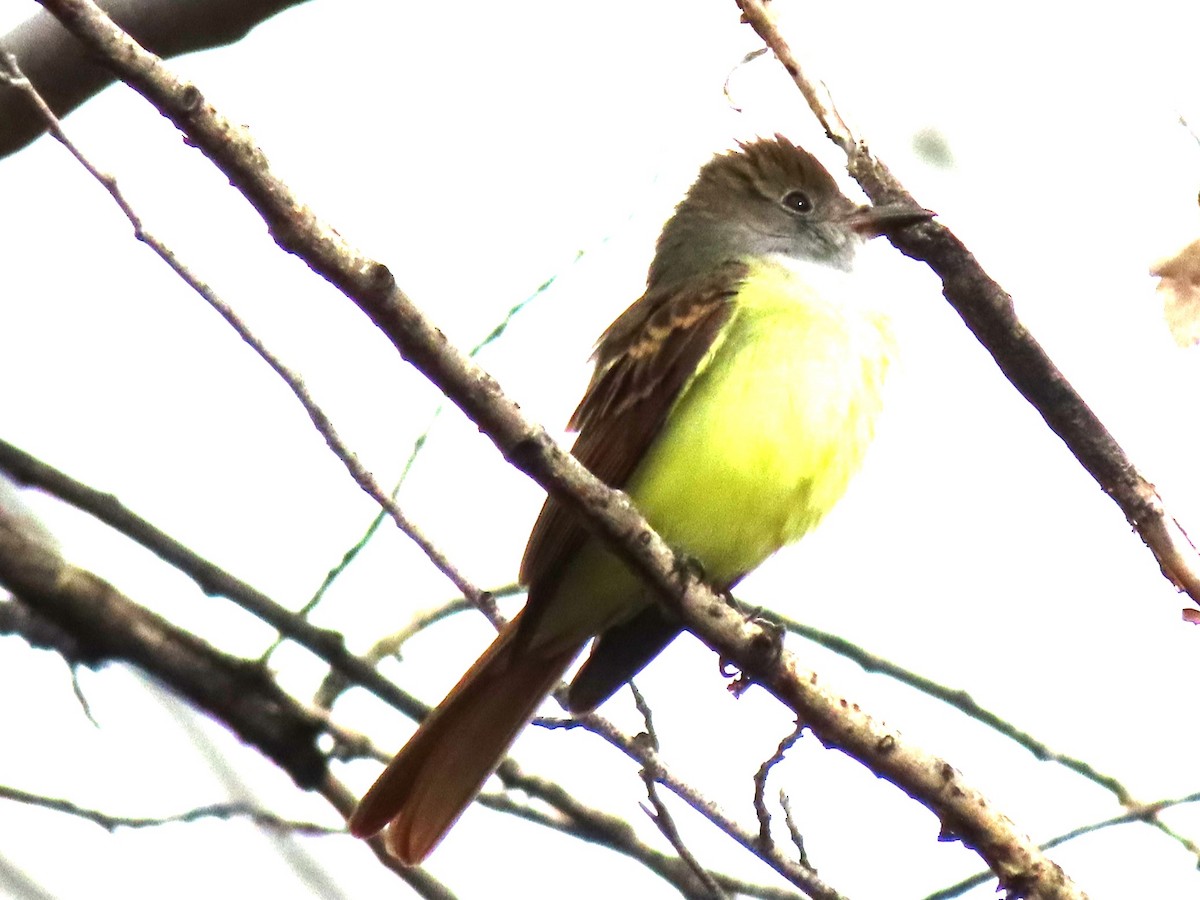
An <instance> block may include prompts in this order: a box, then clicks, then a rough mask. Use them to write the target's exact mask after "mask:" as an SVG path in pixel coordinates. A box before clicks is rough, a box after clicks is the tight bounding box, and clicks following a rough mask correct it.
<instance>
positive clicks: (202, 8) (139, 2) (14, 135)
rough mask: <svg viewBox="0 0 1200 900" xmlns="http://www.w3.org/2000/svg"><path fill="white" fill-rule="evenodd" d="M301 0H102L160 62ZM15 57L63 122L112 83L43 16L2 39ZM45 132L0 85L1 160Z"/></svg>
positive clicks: (228, 36) (235, 36)
mask: <svg viewBox="0 0 1200 900" xmlns="http://www.w3.org/2000/svg"><path fill="white" fill-rule="evenodd" d="M300 2H301V0H202V2H197V0H191V2H188V3H177V2H175V0H105V2H104V3H103V4H101V5H102V6H103V7H104V9H106V10H107V11H108V14H109V15H110V16H112V18H113V20H114V21H116V22H120V23H121V27H122V28H124V29H125V30H126V31H127V32H129V33H130V34H132V35H135V36H136V37H137V40H138V42H139V43H141V44H142V46H144V47H149V48H151V49H152V50H153V51H154V52H155V53H157V54H158V55H159V56H162V57H164V58H169V57H172V56H180V55H182V54H184V53H192V52H194V51H196V50H206V49H208V48H210V47H219V46H221V45H223V44H232V43H234V42H236V41H239V40H241V39H242V38H243V37H245V36H246V34H247V33H248V32H249V31H250V29H251V28H253V27H254V26H255V25H258V24H260V23H261V22H264V21H266V20H267V19H269V18H270V17H271V16H273V15H275V14H276V13H278V12H281V11H282V10H285V9H288V8H289V7H292V6H296V5H298V4H299V3H300ZM4 51H7V52H9V53H12V54H13V55H15V56H16V57H17V58H18V59H19V60H20V61H21V66H22V67H23V68H24V69H25V71H26V72H27V73H28V74H29V77H30V78H31V79H32V81H33V83H34V84H35V85H37V88H38V91H39V92H40V93H41V94H42V96H43V97H45V98H46V100H47V101H48V102H49V104H50V107H51V108H52V109H53V110H54V111H55V112H56V113H57V114H58V115H60V116H64V115H66V114H67V113H69V112H70V111H71V110H73V109H75V108H76V107H78V106H79V105H80V104H82V103H83V102H84V101H85V100H87V99H88V98H90V97H93V96H95V95H96V94H98V93H100V91H102V90H103V89H104V88H105V87H107V86H108V85H110V84H112V83H113V81H114V80H115V79H114V78H113V76H112V73H111V72H110V71H109V70H108V69H106V68H105V67H104V66H101V65H98V64H97V63H96V60H95V59H94V58H93V57H92V54H91V53H89V52H88V51H87V49H86V48H85V47H84V46H83V45H82V44H80V43H79V41H77V40H76V39H75V38H74V37H73V36H72V35H71V33H70V32H69V31H67V30H66V29H65V28H63V27H62V25H60V24H59V23H58V20H57V19H55V18H54V16H52V15H50V14H49V13H48V12H45V11H44V10H43V11H42V12H39V13H38V14H37V15H35V16H33V17H32V18H30V19H29V20H27V21H26V22H23V23H22V24H21V25H18V26H17V27H16V28H14V29H13V30H12V31H10V32H9V33H8V34H6V35H4V36H3V37H0V52H4ZM45 131H46V122H45V120H44V119H43V118H42V116H41V115H40V114H39V113H38V111H37V110H36V109H35V108H34V107H33V106H32V105H30V103H29V100H28V98H27V97H26V96H25V95H24V94H22V93H21V92H20V91H16V90H12V89H10V88H6V87H5V86H4V85H0V158H3V157H5V156H8V155H9V154H11V153H15V152H16V151H18V150H20V149H21V148H22V147H24V146H25V145H26V144H28V143H30V142H31V141H33V140H34V139H35V138H37V137H38V136H39V135H41V134H44V133H45Z"/></svg>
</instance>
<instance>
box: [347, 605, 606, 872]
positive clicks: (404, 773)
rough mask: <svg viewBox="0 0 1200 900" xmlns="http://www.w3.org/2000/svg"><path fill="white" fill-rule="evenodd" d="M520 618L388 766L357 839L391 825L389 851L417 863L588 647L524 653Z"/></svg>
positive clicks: (357, 820) (355, 824)
mask: <svg viewBox="0 0 1200 900" xmlns="http://www.w3.org/2000/svg"><path fill="white" fill-rule="evenodd" d="M519 619H520V617H519V616H518V617H517V618H516V619H514V620H513V621H512V622H510V623H509V624H508V626H507V627H506V628H505V629H504V630H503V631H502V632H501V633H500V634H499V635H498V636H497V637H496V640H495V641H493V642H492V645H491V646H490V647H489V648H488V649H487V650H486V651H485V652H484V654H483V655H482V656H481V657H479V659H478V660H476V661H475V664H474V665H473V666H471V668H470V669H469V670H468V671H467V673H466V674H465V675H463V677H462V679H461V680H460V681H459V682H458V684H457V685H455V686H454V689H453V690H451V691H450V693H449V694H447V695H446V698H445V699H444V700H443V701H442V702H441V703H440V704H439V705H438V707H437V708H436V709H434V710H433V712H431V713H430V714H429V715H428V716H427V717H426V718H425V721H424V722H422V723H421V726H420V727H419V728H418V729H417V731H416V733H415V734H414V735H413V736H412V738H410V739H409V741H408V743H407V744H405V745H404V747H403V748H401V750H400V752H399V753H397V754H396V757H395V758H394V759H393V760H392V761H391V763H389V764H388V767H387V768H386V769H384V771H383V774H382V775H380V776H379V778H378V780H376V782H375V784H374V785H372V786H371V789H370V790H369V791H367V793H366V796H364V797H363V798H362V800H361V802H360V803H359V804H358V808H357V809H356V810H355V811H354V815H353V816H351V817H350V821H349V823H348V824H349V827H350V833H351V834H353V835H354V836H355V837H360V838H361V837H370V836H371V835H373V834H375V833H376V832H378V831H379V830H380V829H381V828H383V827H384V826H385V825H387V824H388V823H389V822H390V823H391V825H390V827H389V828H388V831H387V836H386V843H387V847H388V850H389V851H390V852H391V853H392V854H393V855H394V856H395V857H396V858H397V859H399V860H400V861H401V862H402V863H404V864H405V865H409V866H414V865H417V864H418V863H420V862H421V861H422V860H423V859H425V857H426V856H428V855H429V853H430V851H432V850H433V848H434V847H436V846H437V844H438V842H439V841H440V840H441V839H442V838H443V837H444V836H445V834H446V832H447V831H449V830H450V826H451V825H453V824H454V823H455V821H456V820H457V819H458V817H459V816H460V815H462V812H463V810H464V809H466V808H467V806H468V805H469V804H470V803H471V801H472V800H473V799H474V798H475V795H476V794H477V793H479V790H480V789H481V788H482V787H483V783H484V782H485V781H487V779H488V776H489V775H491V774H492V772H493V771H495V769H496V766H498V765H499V764H500V761H501V760H502V759H503V758H504V754H505V752H506V751H507V750H508V748H509V745H511V744H512V742H513V740H514V739H515V738H516V736H517V733H518V732H519V731H520V730H521V729H522V728H523V727H524V726H525V725H526V724H528V722H529V720H530V719H532V718H533V715H534V713H535V712H536V711H537V708H538V706H539V705H540V704H541V702H542V700H543V699H545V697H546V695H547V694H549V693H550V691H552V690H553V689H554V686H555V685H556V684H557V683H558V682H559V680H560V679H561V678H562V676H563V673H564V672H566V670H567V667H568V666H570V665H571V662H572V660H574V659H575V657H576V656H577V655H578V654H579V651H580V650H581V649H582V647H583V643H584V641H580V642H578V643H574V642H572V643H571V644H570V645H569V646H566V647H561V648H560V647H555V648H553V650H552V652H539V651H538V650H537V649H531V648H526V647H520V648H519V649H517V648H516V645H515V644H514V642H513V636H514V635H515V634H516V626H517V624H518V622H519Z"/></svg>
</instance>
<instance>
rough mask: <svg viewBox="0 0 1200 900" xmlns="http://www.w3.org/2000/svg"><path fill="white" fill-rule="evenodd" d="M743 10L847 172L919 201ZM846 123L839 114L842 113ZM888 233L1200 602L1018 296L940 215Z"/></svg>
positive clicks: (891, 196) (1184, 542)
mask: <svg viewBox="0 0 1200 900" xmlns="http://www.w3.org/2000/svg"><path fill="white" fill-rule="evenodd" d="M737 3H738V6H739V7H740V8H741V9H742V13H743V15H744V17H745V19H746V21H748V22H749V23H750V25H751V26H752V27H753V28H754V30H755V31H756V32H758V34H759V36H760V37H762V39H763V41H764V42H765V43H766V44H767V46H769V47H770V48H771V50H772V51H774V53H775V55H776V56H777V57H778V58H779V60H780V62H782V63H783V65H784V68H785V69H787V72H788V74H789V75H790V76H791V77H792V80H793V81H795V83H796V86H797V87H798V88H799V89H800V91H801V93H802V94H804V96H805V98H806V99H807V100H808V102H809V106H810V107H811V108H812V110H813V113H814V114H815V115H816V116H817V118H818V119H820V120H821V122H822V124H824V125H825V127H826V130H827V131H829V134H830V137H831V138H832V139H833V141H834V143H836V144H838V146H840V147H841V148H842V149H843V150H844V151H845V152H846V155H847V156H848V158H849V165H848V170H849V172H850V174H851V175H852V176H853V177H854V179H855V180H856V181H857V182H858V183H859V184H860V185H861V186H862V189H863V191H864V192H865V193H866V195H867V196H868V197H870V198H871V200H872V201H874V202H875V203H883V202H895V201H899V200H906V201H908V202H910V203H912V204H913V205H914V206H919V205H920V204H918V203H917V201H916V200H915V199H914V198H913V197H912V195H910V194H909V193H908V192H907V191H906V190H905V189H904V187H903V185H901V184H900V182H899V181H897V180H896V178H895V176H893V175H892V173H891V172H890V171H889V170H888V168H887V167H886V166H885V165H884V164H883V163H882V162H880V161H879V160H877V159H875V158H874V157H872V156H871V154H870V152H869V151H868V150H867V147H866V146H865V145H864V144H862V143H860V142H858V141H855V140H854V139H853V136H852V135H851V134H850V129H849V128H848V127H844V126H845V123H844V122H842V123H841V125H840V126H839V125H838V124H836V123H835V122H834V121H833V119H832V116H833V115H836V111H833V109H832V104H830V103H828V102H827V101H826V100H825V99H824V98H823V97H821V96H819V95H818V92H817V89H816V88H815V87H814V85H813V82H812V80H811V79H810V78H809V77H808V76H807V75H805V73H804V72H803V70H802V69H801V67H800V64H799V63H798V62H797V61H796V58H795V56H794V55H793V54H792V52H791V48H790V47H789V46H788V44H787V41H786V40H784V38H783V36H782V35H781V34H780V33H779V29H778V28H777V27H776V24H775V20H774V17H773V16H772V15H771V13H770V10H769V9H768V6H767V3H766V2H765V0H737ZM836 118H837V121H838V122H840V118H841V117H840V116H837V117H836ZM888 239H889V240H890V241H891V242H892V243H893V244H894V245H895V246H896V248H897V249H898V250H899V251H900V252H901V253H903V254H904V255H905V256H908V257H911V258H912V259H915V260H918V261H921V262H924V263H926V264H928V266H929V268H931V269H932V270H933V271H934V273H935V274H937V276H938V277H939V278H941V280H942V293H943V294H944V295H945V297H946V299H947V300H949V301H950V305H951V306H953V307H954V309H955V311H956V312H957V313H958V314H959V315H960V316H961V317H962V319H963V321H964V322H965V323H966V324H967V327H968V328H970V329H971V331H972V333H973V334H974V335H975V337H976V338H978V340H979V342H980V343H981V344H983V346H984V347H985V348H986V349H987V351H988V352H989V353H990V354H991V355H992V358H993V359H995V361H996V365H998V366H999V367H1000V371H1002V372H1003V373H1004V376H1005V377H1006V378H1007V379H1008V380H1009V381H1010V382H1011V383H1012V385H1013V386H1014V387H1015V388H1016V389H1017V390H1018V391H1020V392H1021V394H1022V396H1024V397H1025V399H1026V400H1028V401H1029V403H1030V404H1031V405H1032V406H1033V407H1034V409H1036V410H1037V411H1038V412H1039V413H1040V414H1041V416H1042V418H1043V419H1045V421H1046V424H1047V425H1049V426H1050V429H1051V430H1052V431H1053V432H1054V433H1055V434H1057V435H1058V436H1059V438H1061V439H1062V441H1063V443H1065V444H1066V445H1067V447H1068V449H1070V451H1071V452H1072V453H1073V454H1074V455H1075V458H1076V459H1078V460H1079V462H1080V463H1081V464H1082V465H1083V467H1084V468H1085V469H1086V470H1087V471H1088V474H1090V475H1091V476H1092V478H1094V479H1095V480H1096V483H1097V484H1099V485H1100V487H1101V489H1102V490H1103V491H1104V492H1105V493H1106V494H1108V495H1109V496H1110V497H1112V498H1113V500H1114V501H1115V502H1116V503H1117V505H1118V506H1119V507H1120V508H1121V511H1122V512H1123V513H1124V514H1125V518H1126V519H1127V520H1128V521H1129V523H1130V524H1131V525H1132V526H1133V527H1134V528H1135V529H1136V530H1137V532H1138V534H1139V535H1140V536H1141V538H1142V540H1143V541H1144V542H1145V544H1146V546H1147V547H1148V548H1149V549H1150V552H1151V553H1153V554H1154V557H1155V559H1156V560H1157V561H1158V565H1159V568H1160V569H1162V572H1163V575H1165V576H1166V577H1167V578H1168V579H1169V580H1170V581H1171V583H1172V584H1174V585H1175V587H1177V588H1178V589H1179V590H1181V591H1183V592H1184V593H1186V594H1187V595H1188V596H1189V597H1190V598H1191V599H1192V600H1193V601H1194V602H1195V603H1197V604H1200V552H1198V551H1197V549H1196V546H1195V544H1193V543H1192V541H1191V539H1190V538H1189V537H1188V535H1187V533H1186V532H1185V531H1184V529H1183V526H1182V525H1180V523H1179V522H1178V521H1177V520H1176V519H1175V518H1174V517H1173V516H1172V515H1171V514H1170V513H1169V512H1168V511H1167V508H1166V505H1165V504H1164V503H1163V500H1162V498H1161V497H1160V496H1159V495H1158V492H1157V490H1155V487H1154V485H1153V484H1151V483H1150V482H1149V481H1148V480H1147V479H1146V478H1145V477H1143V476H1142V474H1141V473H1140V472H1139V471H1138V470H1137V468H1136V467H1135V466H1134V464H1133V461H1132V460H1131V459H1130V458H1129V457H1128V456H1127V455H1126V454H1125V451H1124V450H1123V449H1121V446H1120V445H1119V444H1118V443H1117V441H1116V439H1115V438H1114V437H1113V436H1112V435H1111V434H1110V433H1109V431H1108V429H1107V428H1106V427H1105V426H1104V423H1103V422H1101V421H1100V419H1099V418H1098V417H1097V416H1096V414H1095V413H1094V412H1092V411H1091V409H1089V408H1088V405H1087V404H1086V403H1085V402H1084V401H1083V398H1082V397H1080V396H1079V394H1078V393H1076V391H1075V389H1074V388H1073V387H1071V385H1070V383H1069V382H1068V381H1067V379H1066V377H1065V376H1064V375H1063V373H1062V372H1060V371H1059V369H1058V367H1057V366H1056V365H1055V364H1054V362H1053V361H1052V360H1051V359H1050V357H1049V356H1048V355H1047V354H1046V351H1045V350H1043V349H1042V346H1041V345H1040V344H1039V343H1038V342H1037V340H1036V339H1035V338H1034V337H1033V335H1031V334H1030V333H1029V332H1028V331H1027V330H1026V328H1025V326H1024V325H1022V324H1021V321H1020V320H1019V319H1018V318H1017V314H1016V309H1015V308H1014V306H1013V302H1012V297H1011V296H1010V295H1009V294H1008V292H1007V291H1005V290H1004V289H1003V288H1002V287H1000V285H999V284H997V283H996V282H995V281H994V280H992V278H991V277H990V276H989V275H988V274H987V273H986V272H985V271H984V270H983V267H982V266H980V265H979V262H978V261H977V260H976V259H975V257H974V256H973V255H972V254H971V252H970V251H969V250H968V249H967V248H966V247H965V246H964V245H963V244H962V242H961V241H959V240H958V238H957V237H955V235H954V233H953V232H951V231H950V229H948V228H946V227H945V226H943V225H941V224H940V223H938V222H935V221H931V222H926V223H923V224H921V225H919V226H916V227H912V228H906V229H904V231H903V233H897V234H895V235H889V237H888Z"/></svg>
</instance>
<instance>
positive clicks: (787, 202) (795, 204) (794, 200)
mask: <svg viewBox="0 0 1200 900" xmlns="http://www.w3.org/2000/svg"><path fill="white" fill-rule="evenodd" d="M779 202H780V203H781V204H782V205H783V208H784V209H786V210H788V211H789V212H797V213H804V214H807V213H810V212H812V211H813V202H812V198H811V197H809V196H808V194H806V193H804V191H788V192H787V193H786V194H784V195H783V199H782V200H780V201H779Z"/></svg>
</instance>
